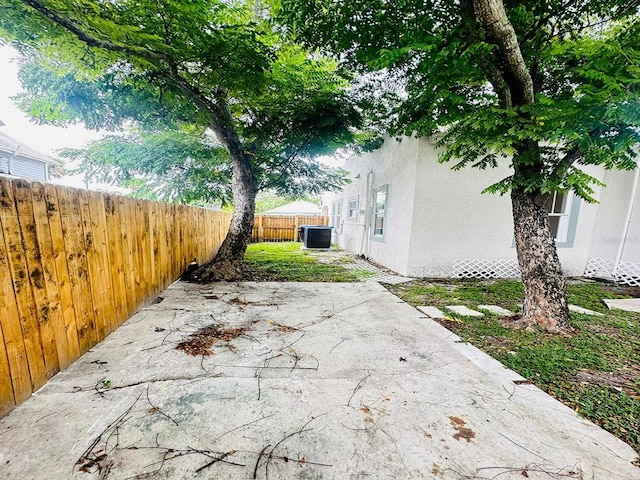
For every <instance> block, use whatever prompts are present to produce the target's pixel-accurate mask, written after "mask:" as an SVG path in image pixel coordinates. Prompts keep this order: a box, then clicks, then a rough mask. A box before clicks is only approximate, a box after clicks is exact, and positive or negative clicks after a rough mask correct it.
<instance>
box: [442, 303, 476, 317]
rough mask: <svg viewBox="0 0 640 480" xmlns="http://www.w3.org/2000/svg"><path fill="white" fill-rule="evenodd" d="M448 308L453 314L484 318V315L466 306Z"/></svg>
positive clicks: (448, 306)
mask: <svg viewBox="0 0 640 480" xmlns="http://www.w3.org/2000/svg"><path fill="white" fill-rule="evenodd" d="M446 308H447V310H451V311H452V312H454V313H457V314H458V315H462V316H465V317H484V313H482V312H478V311H476V310H472V309H471V308H469V307H467V306H465V305H447V307H446Z"/></svg>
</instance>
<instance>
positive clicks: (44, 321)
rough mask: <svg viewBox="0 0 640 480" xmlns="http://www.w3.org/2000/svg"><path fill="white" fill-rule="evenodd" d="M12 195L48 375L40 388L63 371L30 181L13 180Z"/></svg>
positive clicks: (40, 382) (39, 383)
mask: <svg viewBox="0 0 640 480" xmlns="http://www.w3.org/2000/svg"><path fill="white" fill-rule="evenodd" d="M13 195H14V199H15V202H16V210H17V212H18V222H19V223H20V229H21V230H22V242H23V247H24V253H25V260H26V262H27V272H28V276H29V284H30V286H31V295H32V298H30V299H28V302H29V303H30V304H31V302H33V306H34V307H35V312H34V320H35V322H36V323H35V326H37V328H38V330H39V336H36V335H34V341H35V339H36V338H38V337H39V340H40V345H39V348H36V350H40V351H41V354H42V357H43V359H44V365H45V372H44V374H45V377H44V378H40V379H39V380H38V381H37V387H36V388H39V387H40V386H42V385H44V383H45V382H46V381H47V380H49V379H50V378H51V377H53V376H54V375H55V374H56V373H58V372H59V371H60V363H59V361H58V351H57V347H56V335H55V332H54V329H53V325H52V323H51V321H50V306H49V298H48V297H47V285H46V279H45V272H44V269H45V267H44V266H43V264H42V256H41V253H40V245H39V242H38V232H37V228H36V220H35V214H34V210H33V193H32V191H31V184H30V183H29V182H25V181H20V180H18V181H15V182H13ZM25 284H26V282H25ZM32 380H34V379H32ZM34 381H35V380H34Z"/></svg>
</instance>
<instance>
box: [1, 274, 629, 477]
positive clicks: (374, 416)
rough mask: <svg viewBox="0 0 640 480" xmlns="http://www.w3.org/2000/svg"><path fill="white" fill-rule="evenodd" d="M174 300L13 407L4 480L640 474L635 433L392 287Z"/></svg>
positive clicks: (327, 287) (232, 288) (201, 293)
mask: <svg viewBox="0 0 640 480" xmlns="http://www.w3.org/2000/svg"><path fill="white" fill-rule="evenodd" d="M162 297H164V300H163V301H162V302H160V303H158V304H155V305H151V306H149V307H147V308H144V309H142V310H140V311H139V312H138V313H137V314H136V315H134V316H133V317H132V318H131V319H130V320H129V321H127V322H126V323H125V324H124V325H123V326H122V327H120V328H119V329H118V330H117V331H116V332H114V333H113V334H111V335H110V336H109V337H108V338H107V339H106V341H104V342H103V343H102V344H100V345H98V346H96V347H95V348H93V349H92V350H91V351H89V352H88V353H87V354H85V355H84V356H83V357H82V358H81V359H79V360H78V361H76V362H75V363H74V364H73V365H72V366H71V367H70V368H69V369H68V370H66V371H65V372H63V373H60V374H58V375H56V376H55V377H54V378H53V379H52V380H51V381H50V382H49V383H48V384H47V385H46V386H44V387H43V388H42V389H40V390H39V391H38V392H37V393H36V394H35V395H34V396H33V398H31V399H29V400H28V401H26V402H25V403H24V404H22V405H21V406H19V407H17V408H16V409H15V410H14V411H12V412H11V413H10V414H9V415H7V416H6V417H5V418H3V419H1V420H0V478H3V479H4V478H7V479H66V478H73V479H79V478H81V479H93V478H96V479H97V478H108V479H125V478H128V479H143V478H145V479H146V478H152V479H187V478H189V479H193V478H203V479H212V478H220V479H272V480H273V479H349V478H352V479H357V478H371V479H387V478H396V479H485V478H499V479H501V480H504V479H522V478H528V479H551V478H575V479H589V480H594V479H595V480H598V479H606V480H637V479H638V478H640V468H638V467H636V466H634V465H633V464H632V462H634V461H635V460H636V458H637V453H636V452H634V451H633V449H631V448H630V447H629V446H628V445H626V444H624V443H623V442H621V441H620V440H618V439H616V438H615V437H613V436H612V435H610V434H608V433H607V432H605V431H604V430H602V429H600V428H598V427H596V426H594V425H593V424H591V423H590V422H588V421H586V420H584V419H582V418H580V417H579V416H578V415H577V414H576V413H575V412H574V411H572V410H571V409H569V408H567V407H565V406H564V405H562V404H561V403H559V402H557V401H556V400H554V399H553V398H551V397H550V396H548V395H546V394H544V393H543V392H541V391H540V390H538V389H537V388H535V387H534V386H532V385H530V384H527V382H526V381H524V379H523V378H522V377H520V376H519V375H517V374H516V373H514V372H512V371H510V370H507V369H506V368H504V367H503V366H502V365H501V364H500V363H498V362H497V361H495V360H493V359H492V358H491V357H488V356H487V355H485V354H484V353H482V352H480V351H479V350H477V349H475V348H474V347H472V346H470V345H468V344H464V343H461V342H460V339H459V338H458V337H457V336H456V335H454V334H452V333H451V332H449V331H448V330H446V329H444V328H443V327H441V326H440V325H438V324H437V323H436V322H434V321H432V320H429V319H425V318H424V317H423V316H422V314H421V313H420V312H419V311H417V310H416V309H414V308H412V307H411V306H409V305H408V304H406V303H404V302H402V301H400V300H399V299H398V298H397V297H395V296H393V295H392V294H391V293H389V292H388V291H386V290H385V289H384V288H383V287H382V286H380V285H378V284H375V283H353V284H314V283H307V284H301V283H259V284H258V283H239V284H236V283H226V284H225V283H221V284H215V285H209V286H205V285H194V284H186V283H176V284H174V285H172V286H171V287H170V288H169V289H167V290H166V291H165V292H163V294H162ZM203 329H206V330H204V331H207V332H209V334H210V335H213V336H214V337H215V336H217V338H218V341H217V343H214V344H213V345H210V346H209V347H207V346H206V344H203V343H202V341H203V340H206V338H210V337H206V336H203V335H200V336H198V334H199V332H200V333H202V332H203ZM199 342H200V343H199ZM177 347H179V348H178V349H177ZM202 348H204V349H206V348H209V349H210V352H211V354H209V355H190V354H188V353H187V352H188V351H191V352H192V353H195V352H198V351H200V352H203V351H205V350H202ZM199 349H200V350H199Z"/></svg>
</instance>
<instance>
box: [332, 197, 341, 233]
mask: <svg viewBox="0 0 640 480" xmlns="http://www.w3.org/2000/svg"><path fill="white" fill-rule="evenodd" d="M340 223H342V199H340V200H336V201H335V202H333V203H332V204H331V226H332V227H334V228H339V227H340Z"/></svg>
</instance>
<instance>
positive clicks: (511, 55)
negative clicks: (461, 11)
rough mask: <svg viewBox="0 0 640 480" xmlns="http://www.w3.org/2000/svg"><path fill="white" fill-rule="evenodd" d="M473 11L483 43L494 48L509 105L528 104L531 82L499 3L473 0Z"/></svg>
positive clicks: (532, 97) (516, 42) (513, 33)
mask: <svg viewBox="0 0 640 480" xmlns="http://www.w3.org/2000/svg"><path fill="white" fill-rule="evenodd" d="M473 9H474V12H475V16H476V20H477V21H478V24H479V25H480V27H481V28H482V29H483V31H484V32H485V35H486V37H487V40H488V41H489V42H490V43H492V44H493V45H495V46H496V47H497V48H498V51H497V52H496V60H497V65H498V68H499V69H500V72H501V73H502V77H503V78H504V81H505V83H506V84H507V85H508V86H509V90H510V92H511V99H512V101H513V104H514V105H516V106H521V105H531V104H532V103H533V100H534V93H533V80H532V79H531V74H530V73H529V69H528V68H527V64H526V63H525V61H524V57H523V55H522V51H521V50H520V45H519V43H518V37H517V35H516V32H515V30H514V28H513V25H511V22H510V21H509V18H508V17H507V12H506V11H505V9H504V4H503V2H502V0H473Z"/></svg>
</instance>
